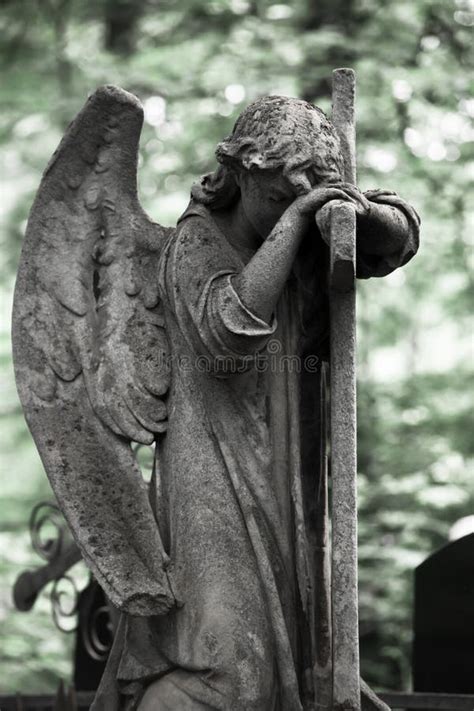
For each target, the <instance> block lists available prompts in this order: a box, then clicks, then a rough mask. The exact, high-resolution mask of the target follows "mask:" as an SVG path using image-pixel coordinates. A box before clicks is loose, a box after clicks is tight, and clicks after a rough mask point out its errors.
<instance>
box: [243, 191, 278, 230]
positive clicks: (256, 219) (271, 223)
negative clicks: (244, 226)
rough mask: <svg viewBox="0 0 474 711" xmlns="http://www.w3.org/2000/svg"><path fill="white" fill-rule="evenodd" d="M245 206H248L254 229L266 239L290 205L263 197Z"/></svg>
mask: <svg viewBox="0 0 474 711" xmlns="http://www.w3.org/2000/svg"><path fill="white" fill-rule="evenodd" d="M244 207H246V214H247V219H248V221H249V222H250V224H251V225H252V227H253V228H254V230H255V231H256V232H258V234H259V235H260V237H261V238H262V239H266V238H267V237H268V235H269V234H270V232H271V231H272V230H273V228H274V227H275V225H276V223H277V222H278V220H279V219H280V218H281V217H282V215H283V213H284V212H285V210H286V208H287V207H288V205H287V203H286V202H285V203H276V202H272V201H267V200H266V199H265V198H261V199H260V201H258V202H254V201H252V203H251V204H250V205H248V206H244Z"/></svg>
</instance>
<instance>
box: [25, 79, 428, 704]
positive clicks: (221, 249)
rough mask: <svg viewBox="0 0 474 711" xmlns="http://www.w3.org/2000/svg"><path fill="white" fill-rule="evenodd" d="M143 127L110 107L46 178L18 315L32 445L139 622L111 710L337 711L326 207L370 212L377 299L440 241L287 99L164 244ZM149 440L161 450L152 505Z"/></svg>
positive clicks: (227, 161)
mask: <svg viewBox="0 0 474 711" xmlns="http://www.w3.org/2000/svg"><path fill="white" fill-rule="evenodd" d="M141 125H142V109H141V105H140V103H139V101H138V100H137V99H136V98H135V97H134V96H132V95H130V94H128V93H126V92H125V91H122V90H121V89H118V88H116V87H111V86H107V87H104V88H101V89H99V90H97V91H96V92H95V93H94V94H93V95H92V96H91V97H90V98H89V100H88V101H87V103H86V105H85V107H84V108H83V109H82V111H81V112H80V113H79V115H78V116H77V117H76V119H75V120H74V121H73V122H72V124H71V125H70V127H69V128H68V130H67V132H66V134H65V136H64V138H63V139H62V141H61V144H60V146H59V148H58V149H57V151H56V153H55V154H54V155H53V157H52V159H51V161H50V163H49V165H48V167H47V168H46V171H45V174H44V176H43V179H42V182H41V185H40V188H39V191H38V194H37V196H36V199H35V202H34V205H33V207H32V210H31V215H30V219H29V223H28V228H27V232H26V237H25V242H24V246H23V252H22V256H21V262H20V267H19V272H18V280H17V285H16V292H15V301H14V326H13V344H14V360H15V370H16V378H17V384H18V390H19V394H20V398H21V402H22V405H23V408H24V412H25V416H26V419H27V422H28V425H29V427H30V430H31V432H32V435H33V437H34V439H35V442H36V445H37V447H38V450H39V452H40V455H41V458H42V461H43V464H44V467H45V469H46V472H47V474H48V477H49V480H50V482H51V485H52V488H53V490H54V492H55V495H56V497H57V499H58V502H59V504H60V506H61V507H62V510H63V512H64V515H65V517H66V519H67V522H68V524H69V526H70V528H71V530H72V532H73V535H74V537H75V540H76V542H77V544H78V546H79V548H80V550H81V552H82V555H83V558H84V560H85V561H86V563H87V565H88V566H89V567H90V569H91V570H92V572H93V574H94V575H95V577H96V578H97V580H98V582H99V583H100V585H101V586H102V587H103V589H104V591H105V593H106V595H107V596H108V599H109V600H110V602H111V604H112V605H113V606H115V607H116V608H118V610H119V611H120V612H121V613H122V614H121V617H120V623H119V625H118V629H117V631H116V635H115V641H114V645H113V649H112V651H111V654H110V657H109V661H108V666H107V669H106V672H105V674H104V677H103V679H102V683H101V686H100V688H99V690H98V692H97V695H96V699H95V701H94V704H93V707H92V708H93V709H94V710H95V711H99V710H102V709H103V710H107V711H112V710H114V711H116V710H118V709H126V710H127V711H128V710H130V711H131V710H132V709H137V708H138V709H140V711H148V710H149V709H154V710H155V711H161V710H164V709H167V710H175V711H177V710H179V711H198V710H199V711H200V710H204V709H221V710H222V711H224V710H225V711H302V710H303V709H305V711H307V710H309V709H314V708H315V702H314V675H313V674H312V669H313V666H314V663H315V660H314V640H313V634H312V632H311V630H310V626H311V620H312V619H314V612H315V600H314V589H313V585H312V565H313V553H312V551H311V530H312V527H314V521H313V518H314V509H313V507H312V503H311V501H310V499H311V497H312V495H313V494H312V492H314V491H316V489H317V460H318V457H319V454H318V452H319V450H320V447H321V442H320V439H321V438H320V436H319V434H318V431H317V428H316V427H315V424H314V423H315V422H316V421H317V420H318V414H317V412H316V410H317V409H318V408H319V404H318V403H316V400H315V398H314V393H315V392H316V390H317V388H315V387H314V383H315V382H316V381H317V379H318V378H320V377H321V368H322V365H323V364H324V363H325V362H326V361H327V360H328V345H327V335H328V303H327V302H328V292H327V279H326V273H327V264H328V247H327V244H326V242H325V232H326V226H325V208H326V207H327V206H328V205H329V204H330V203H331V202H332V201H334V200H343V201H350V202H351V203H352V204H353V205H354V206H355V209H356V214H357V270H358V276H359V277H362V278H366V277H370V276H384V275H385V274H388V273H389V272H391V271H392V270H393V269H395V268H397V267H399V266H402V265H403V264H405V263H406V262H407V261H408V260H409V259H411V257H412V256H413V255H414V254H415V252H416V251H417V247H418V228H419V220H418V217H417V215H416V213H415V212H414V210H413V209H412V208H411V207H410V206H409V205H408V204H407V203H405V202H404V201H403V200H402V199H401V198H399V197H398V196H396V195H395V194H394V193H390V192H384V191H371V192H369V193H366V194H365V195H364V194H362V193H361V192H360V191H359V190H358V189H357V188H356V187H354V186H351V185H349V184H347V183H344V182H343V178H342V175H343V172H342V163H341V161H342V158H341V152H340V146H339V141H338V137H337V134H336V132H335V130H334V127H333V126H332V124H331V123H330V121H329V120H328V119H327V118H326V116H325V115H324V114H323V112H322V111H320V110H319V109H317V108H316V107H314V106H312V105H311V104H309V103H307V102H304V101H301V100H299V99H292V98H287V97H280V96H268V97H264V98H261V99H258V100H257V101H255V102H254V103H252V104H251V105H250V106H249V107H248V108H246V109H245V111H243V113H242V114H241V115H240V117H239V118H238V120H237V123H236V124H235V127H234V129H233V132H232V133H231V135H230V136H228V137H227V138H226V139H225V140H224V141H223V142H222V143H220V144H219V146H218V147H217V151H216V156H217V160H218V167H217V169H216V170H215V171H214V172H213V173H211V174H210V175H207V176H205V177H204V178H202V179H201V181H200V182H198V183H196V184H195V185H194V186H193V188H192V191H191V201H190V203H189V206H188V207H187V209H186V211H185V212H184V214H183V215H182V216H181V218H180V220H179V222H178V226H177V227H176V229H169V228H164V227H162V226H160V225H158V224H155V223H154V222H152V221H151V220H150V218H149V217H148V216H147V215H146V214H145V213H144V211H143V210H142V208H141V207H140V203H139V201H138V197H137V155H138V143H139V137H140V130H141ZM315 217H316V222H315ZM132 442H138V443H146V444H150V443H153V442H154V443H155V451H156V461H155V470H154V473H153V477H152V480H151V483H150V485H149V486H147V485H145V483H144V482H143V479H142V476H141V472H140V470H139V468H138V465H137V463H136V461H135V457H134V454H133V451H132V448H131V443H132Z"/></svg>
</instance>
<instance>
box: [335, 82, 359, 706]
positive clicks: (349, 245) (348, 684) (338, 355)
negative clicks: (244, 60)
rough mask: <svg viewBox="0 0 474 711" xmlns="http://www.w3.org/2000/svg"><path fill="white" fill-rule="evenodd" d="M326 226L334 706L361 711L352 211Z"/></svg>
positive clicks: (342, 131)
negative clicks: (329, 323)
mask: <svg viewBox="0 0 474 711" xmlns="http://www.w3.org/2000/svg"><path fill="white" fill-rule="evenodd" d="M354 104H355V75H354V72H353V71H352V70H351V69H336V70H335V71H334V72H333V110H332V122H333V124H334V125H335V127H336V129H337V132H338V134H339V138H340V141H341V147H342V152H343V156H344V163H345V176H344V177H345V180H346V181H347V182H351V183H353V182H355V179H356V166H355V116H354V114H355V110H354ZM330 225H331V228H330V283H329V286H330V320H331V365H330V369H331V377H330V386H331V410H330V413H331V474H332V632H333V634H332V643H333V709H334V711H337V710H341V711H342V709H344V711H360V708H361V706H360V671H359V615H358V593H357V463H356V462H357V459H356V321H355V318H356V312H355V248H356V214H355V208H354V206H353V205H352V204H350V203H347V202H340V203H336V204H335V205H334V206H333V207H332V209H331V223H330Z"/></svg>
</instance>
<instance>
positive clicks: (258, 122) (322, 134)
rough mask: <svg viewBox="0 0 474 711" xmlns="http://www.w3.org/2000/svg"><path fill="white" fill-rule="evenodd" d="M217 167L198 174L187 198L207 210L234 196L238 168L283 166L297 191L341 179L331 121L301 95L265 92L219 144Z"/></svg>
mask: <svg viewBox="0 0 474 711" xmlns="http://www.w3.org/2000/svg"><path fill="white" fill-rule="evenodd" d="M216 157H217V160H218V161H219V163H220V165H219V166H218V168H217V169H216V170H215V171H214V172H213V173H209V174H208V175H205V176H204V177H203V178H201V181H200V182H199V183H196V184H195V185H194V186H193V188H192V190H191V195H192V197H193V198H194V199H195V200H196V201H197V202H200V203H203V204H205V205H207V206H209V207H210V208H211V209H219V208H224V207H227V206H229V205H231V204H232V203H233V202H234V201H235V200H236V199H237V197H238V195H239V187H238V185H237V183H236V180H235V174H236V172H238V171H239V170H242V169H244V170H275V169H279V168H281V169H282V172H283V174H284V175H285V176H286V177H287V178H288V180H289V181H290V183H291V184H292V185H293V186H294V187H295V190H296V192H297V193H298V194H301V193H304V192H307V191H308V190H309V189H310V188H311V187H312V186H314V185H316V184H318V183H321V182H325V183H334V182H338V181H340V180H341V179H342V175H343V158H342V154H341V149H340V144H339V139H338V136H337V133H336V130H335V128H334V126H333V125H332V123H331V122H330V121H329V120H328V119H327V117H326V116H325V114H324V113H323V112H322V111H321V109H318V108H317V107H316V106H313V105H312V104H309V103H308V102H307V101H302V100H301V99H292V98H289V97H285V96H264V97H262V98H261V99H258V100H257V101H254V102H253V103H252V104H250V106H248V107H247V108H246V109H245V110H244V111H243V112H242V113H241V114H240V116H239V118H238V119H237V122H236V124H235V126H234V130H233V131H232V133H231V135H230V136H228V137H227V138H225V139H224V140H223V141H222V143H219V145H218V146H217V149H216Z"/></svg>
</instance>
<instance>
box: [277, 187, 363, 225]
mask: <svg viewBox="0 0 474 711" xmlns="http://www.w3.org/2000/svg"><path fill="white" fill-rule="evenodd" d="M339 200H342V201H345V202H351V203H352V204H353V205H354V207H355V209H356V212H357V214H358V215H366V214H367V213H368V211H369V209H370V203H369V201H368V200H367V198H366V197H365V196H364V195H363V194H362V193H361V192H360V190H358V188H356V187H355V186H354V185H350V184H349V183H338V184H337V185H331V186H328V187H324V188H315V189H314V190H311V192H309V193H306V194H305V195H301V196H299V197H297V198H296V200H294V201H293V203H292V204H291V205H290V207H289V208H288V211H287V212H289V213H290V214H291V215H292V216H294V217H296V218H297V219H298V220H303V221H305V222H307V221H309V220H310V219H311V218H312V217H313V216H315V217H316V222H317V224H318V227H319V229H320V231H321V233H322V235H323V237H325V236H326V235H327V234H328V229H329V219H330V209H329V205H330V203H331V202H333V201H339Z"/></svg>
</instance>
